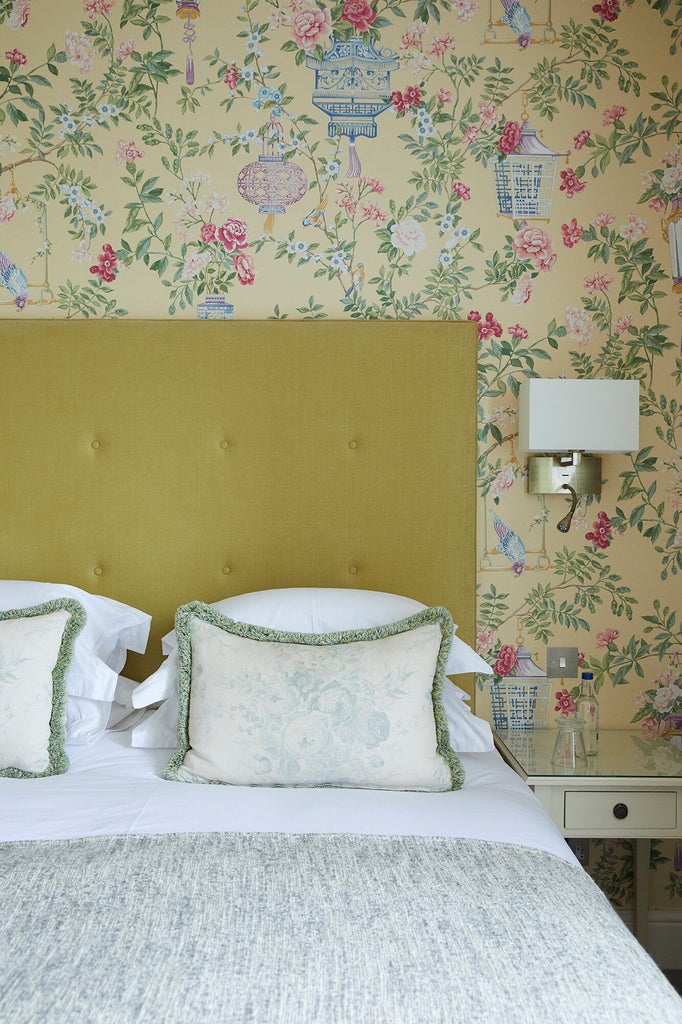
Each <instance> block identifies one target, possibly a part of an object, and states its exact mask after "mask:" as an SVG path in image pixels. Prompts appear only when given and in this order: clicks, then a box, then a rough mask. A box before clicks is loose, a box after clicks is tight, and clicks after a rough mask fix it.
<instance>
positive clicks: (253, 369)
mask: <svg viewBox="0 0 682 1024" xmlns="http://www.w3.org/2000/svg"><path fill="white" fill-rule="evenodd" d="M2 351H3V376H2V381H1V382H0V389H1V394H0V417H2V423H1V427H2V436H3V438H4V441H5V443H4V445H3V456H2V457H3V463H4V465H3V499H2V500H3V533H2V538H1V539H0V545H1V550H2V562H3V573H2V575H3V577H4V578H5V579H6V580H41V581H46V582H45V584H44V586H45V588H46V589H45V590H41V591H40V592H39V594H38V597H34V598H32V600H38V598H39V599H40V600H44V601H45V602H48V607H49V608H50V609H54V608H55V606H54V605H50V604H49V601H53V602H54V601H57V602H59V601H60V600H61V601H62V604H61V605H59V606H58V608H57V611H56V612H53V611H50V614H58V613H59V614H62V618H64V616H66V615H67V613H68V614H70V615H72V617H74V618H73V621H74V622H75V621H76V617H77V616H76V612H75V611H73V607H72V605H71V604H68V601H69V600H71V599H72V598H73V597H74V594H77V593H81V594H82V593H83V592H85V593H86V594H89V595H92V599H93V601H94V600H95V599H96V598H102V599H103V600H112V601H115V602H118V603H120V604H121V605H125V606H126V607H130V608H134V609H139V610H141V613H147V614H148V615H151V633H150V638H149V642H148V644H147V645H146V647H147V650H146V653H145V654H144V655H142V654H141V653H139V652H138V653H133V654H130V655H129V656H128V660H127V662H126V665H125V674H126V676H129V677H132V678H133V679H134V680H144V679H147V678H148V677H150V675H151V674H153V673H154V671H155V670H157V669H158V667H159V662H160V660H161V656H162V649H161V643H160V639H161V637H162V636H164V635H165V636H167V635H168V633H169V631H170V630H171V629H172V627H173V621H174V614H175V611H176V609H177V608H178V607H180V606H184V607H186V608H193V609H194V611H193V612H192V615H194V616H195V617H196V616H199V617H201V616H202V615H203V616H204V618H205V621H206V622H207V623H208V625H209V626H211V628H213V627H215V628H218V625H219V626H220V628H222V620H220V622H218V618H217V612H215V613H214V611H212V610H210V609H212V608H213V606H214V603H215V602H219V601H222V600H223V599H226V600H232V599H233V598H236V597H237V596H238V595H243V594H250V593H254V592H256V593H261V592H263V591H267V590H268V588H275V589H277V590H279V589H280V588H281V590H286V591H289V590H291V589H292V588H293V589H298V588H303V587H305V588H312V589H316V588H324V589H325V590H330V589H332V588H334V589H337V590H339V591H344V592H348V593H349V594H354V593H355V592H356V591H357V594H358V595H361V594H362V593H365V592H366V593H370V594H389V595H407V596H409V598H410V599H414V600H415V601H417V602H419V604H420V605H423V606H426V611H427V612H428V614H429V615H432V610H433V609H434V608H435V609H438V608H441V607H443V608H446V609H449V610H450V611H451V612H452V614H453V616H454V617H455V619H456V622H457V624H458V628H457V632H456V637H457V638H459V639H460V640H461V641H463V642H466V643H467V644H471V643H472V640H473V630H474V616H475V607H474V606H475V568H474V552H475V533H476V522H475V507H476V503H475V491H474V472H475V440H476V426H475V424H476V410H475V394H476V385H475V378H476V335H475V330H474V329H473V328H472V326H471V325H462V324H455V323H443V324H432V323H420V324H409V323H385V322H382V323H377V324H356V323H350V322H344V323H333V322H327V321H315V322H310V323H298V324H294V323H289V322H284V323H281V322H277V323H264V324H261V323H255V322H254V323H234V324H201V325H197V324H191V325H189V324H182V323H171V322H169V323H165V322H164V323H156V322H139V323H135V322H125V323H121V324H107V323H103V324H98V325H96V328H93V326H92V325H90V324H80V323H79V324H76V323H71V324H70V323H63V322H54V323H52V322H41V324H40V329H39V330H36V325H35V324H30V323H27V322H23V323H15V322H14V321H13V322H12V323H11V324H9V323H8V324H7V326H4V325H3V332H2ZM58 583H62V584H65V585H67V586H70V587H72V588H79V590H78V591H74V590H72V591H70V592H69V593H70V596H68V594H67V592H66V591H64V592H63V593H62V595H61V597H60V596H55V595H56V591H55V590H54V589H50V588H51V587H52V588H54V587H55V586H56V585H57V584H58ZM64 594H67V596H64ZM197 600H198V601H199V602H201V606H200V608H201V609H202V611H201V615H199V612H197V611H196V609H197V607H199V606H197V605H194V604H192V603H191V602H196V601H197ZM65 601H66V602H67V603H66V604H64V603H63V602H65ZM84 601H85V604H86V605H87V599H86V598H84ZM206 602H208V603H209V604H205V603H206ZM76 603H78V602H76ZM95 604H96V602H95ZM95 604H93V608H94V607H95ZM40 607H44V604H43V605H41V606H40ZM117 608H118V604H117ZM206 608H208V609H209V611H204V610H203V609H206ZM188 614H189V613H188ZM420 615H422V612H417V613H415V616H416V617H417V618H418V617H419V616H420ZM95 620H96V615H95V614H93V615H91V616H90V618H89V619H88V623H89V625H88V624H86V626H83V625H82V623H81V624H80V626H81V629H83V632H82V633H81V634H77V633H76V631H75V627H74V637H73V645H74V647H76V646H77V645H79V644H82V643H83V642H84V641H83V637H84V636H86V633H85V630H87V629H92V623H93V622H94V621H95ZM22 621H23V620H22ZM59 621H60V622H61V621H62V620H59ZM70 621H71V620H70ZM116 621H117V627H116V628H117V629H118V630H119V634H118V640H117V642H116V643H114V642H113V641H112V642H111V643H110V644H109V645H108V646H107V645H105V646H101V647H99V648H97V650H95V646H94V642H91V641H92V637H90V641H89V642H90V648H89V650H90V654H91V655H92V657H93V658H99V659H100V661H103V662H106V669H107V670H108V674H107V672H106V671H104V670H102V679H101V682H100V685H101V686H102V688H103V689H102V691H101V693H99V698H100V703H102V704H105V705H106V704H107V702H108V701H107V700H102V699H101V698H102V695H103V694H104V695H105V696H106V697H107V698H111V697H113V696H115V694H114V690H113V689H112V687H113V686H114V684H115V683H116V679H117V677H118V673H119V672H120V671H121V669H122V668H123V665H122V658H123V657H124V656H125V651H133V652H134V651H135V649H136V648H140V647H142V646H143V643H142V642H141V633H144V634H145V636H144V639H145V640H146V633H147V632H148V631H149V625H150V623H149V621H148V620H147V622H146V625H145V624H144V622H143V620H142V618H139V619H138V620H137V621H136V622H135V623H134V624H131V623H127V624H126V625H125V628H124V626H123V625H122V623H121V618H120V616H118V617H117V620H116ZM192 621H193V620H192ZM229 621H232V620H229ZM444 621H445V620H444V619H440V618H439V619H438V622H439V623H440V625H439V629H441V630H442V632H443V636H445V634H446V632H447V630H446V628H445V626H443V625H442V623H443V622H444ZM217 622H218V625H216V623H217ZM77 625H78V624H77ZM432 627H433V628H434V629H435V620H434V619H433V616H432V617H431V618H430V619H428V621H427V620H426V619H425V618H423V617H422V618H419V619H418V622H417V624H416V626H415V629H416V631H422V632H423V631H424V630H426V629H427V628H428V629H431V628H432ZM60 628H61V627H60ZM185 628H186V619H185V618H183V617H182V616H180V618H179V619H178V627H177V634H178V650H179V659H180V670H179V671H180V678H181V680H182V678H183V677H182V672H183V671H184V670H185V668H187V666H186V665H185V662H184V661H183V659H186V657H187V655H186V647H187V645H186V644H185V643H184V641H183V637H184V636H185V634H184V633H183V630H184V629H185ZM230 628H232V627H230ZM240 628H241V627H240ZM259 628H260V627H259ZM263 628H265V627H263ZM373 628H380V629H382V630H383V631H384V632H382V633H381V635H380V636H379V637H378V639H379V640H381V641H383V640H386V639H388V640H389V641H390V642H391V643H393V641H394V640H395V638H396V636H398V637H402V636H403V633H404V632H405V631H404V630H403V631H398V632H397V633H396V632H390V633H389V634H386V632H385V627H384V626H381V627H373ZM410 628H412V627H410ZM64 635H66V634H64ZM325 635H329V634H325ZM429 636H431V634H429ZM242 639H244V640H247V641H249V642H251V641H252V640H253V636H252V634H251V633H250V632H249V633H246V634H244V635H242V634H241V633H240V634H239V640H240V641H241V640H242ZM450 639H451V640H452V637H450ZM258 642H259V643H261V642H263V643H270V642H271V641H270V640H269V639H268V638H267V637H266V638H265V640H263V638H260V637H259V638H258ZM346 642H348V643H354V642H355V641H352V640H351V641H346V640H344V643H346ZM304 646H305V645H304ZM60 650H61V648H60ZM445 651H446V648H445V647H441V648H439V652H437V654H436V662H437V664H438V669H437V676H438V678H439V679H441V681H442V684H443V688H445V687H446V686H452V683H450V682H448V681H447V679H445V678H444V669H445V668H446V667H447V666H450V667H451V663H450V661H447V664H446V661H445V653H444V652H445ZM93 652H94V653H93ZM401 656H402V655H399V654H398V655H397V657H401ZM169 657H172V653H171V654H170V655H169ZM73 664H75V662H72V663H71V667H70V668H69V669H68V671H69V672H71V671H72V668H73ZM88 664H89V663H87V659H86V660H85V661H83V662H82V664H81V666H80V669H79V671H80V673H81V675H80V677H79V678H81V679H82V680H83V682H82V684H79V685H82V687H83V689H82V690H81V691H80V695H79V696H77V697H76V700H88V699H91V696H92V695H90V696H88V695H86V693H85V688H86V687H87V678H88V672H89V671H90V672H92V671H94V668H93V667H92V665H94V664H95V663H94V662H92V663H90V664H91V667H90V669H88ZM164 664H168V662H166V663H164ZM466 664H468V663H466ZM466 664H465V663H463V666H462V668H461V669H459V668H458V669H457V675H456V677H455V679H456V682H457V683H458V684H459V685H460V686H461V687H462V688H463V690H469V691H471V689H472V683H471V677H470V676H468V675H467V674H466V671H465V668H466ZM183 666H184V668H183ZM162 668H163V666H162ZM159 671H161V670H159ZM460 671H463V672H464V674H460ZM69 678H70V677H69ZM121 685H122V684H121V682H119V683H117V684H116V686H117V689H116V694H118V692H119V691H118V687H119V686H121ZM145 685H147V684H145ZM439 685H440V684H439ZM107 687H108V689H107ZM434 688H435V684H434ZM139 690H141V687H139V688H138V687H135V686H134V685H132V684H131V685H130V686H129V687H128V696H130V701H131V704H132V702H133V696H132V695H134V694H135V692H139ZM448 693H449V700H450V704H451V708H450V711H449V712H448V714H449V716H450V717H449V718H448V723H449V725H451V724H452V723H453V721H454V720H453V718H452V715H453V714H459V715H460V718H461V719H462V720H465V719H466V715H468V714H469V712H468V711H465V710H463V709H464V708H465V706H466V703H467V702H466V701H465V700H463V699H462V694H461V693H458V694H456V695H455V696H454V697H453V694H455V691H454V689H453V690H451V691H448ZM70 697H71V694H70V696H69V699H70ZM178 699H179V701H180V705H181V706H182V700H183V698H182V689H181V691H180V697H179V698H178ZM74 707H79V705H77V704H74ZM162 707H163V705H162ZM434 707H435V701H434ZM161 709H162V708H159V709H157V710H155V709H151V710H150V709H145V708H139V709H138V710H137V711H132V710H131V709H127V710H128V711H129V712H130V715H129V716H128V717H126V716H125V715H124V716H123V717H122V718H121V721H120V722H119V723H118V724H117V725H116V727H115V728H110V729H108V730H104V729H99V730H98V732H97V735H96V736H95V735H94V734H92V735H86V734H82V735H79V733H78V729H77V725H78V722H76V721H75V720H74V721H71V722H70V724H69V731H68V732H67V734H66V739H65V744H64V754H65V757H66V759H67V760H68V769H67V770H65V771H63V772H60V773H59V774H49V775H46V776H45V777H37V778H12V777H6V778H0V893H1V898H2V907H3V915H2V925H1V926H0V935H1V941H0V1007H1V1011H0V1019H2V1022H3V1024H35V1022H48V1024H49V1022H51V1021H52V1020H54V1021H57V1020H59V1021H65V1022H79V1024H80V1022H85V1021H87V1022H93V1024H94V1022H103V1024H104V1022H106V1024H111V1022H114V1024H119V1022H120V1024H129V1022H130V1024H133V1022H140V1024H145V1022H151V1021H163V1022H164V1024H175V1022H179V1021H185V1020H195V1021H197V1022H202V1024H204V1022H205V1024H213V1022H235V1024H236V1022H273V1024H274V1022H282V1024H286V1022H292V1024H293V1022H295V1024H308V1022H315V1024H317V1022H323V1021H324V1022H338V1024H364V1022H369V1021H372V1022H389V1021H390V1022H397V1021H399V1022H404V1024H418V1022H423V1024H427V1022H429V1024H430V1022H440V1021H446V1020H448V1021H449V1020H452V1019H455V1020H459V1019H461V1020H467V1021H472V1022H478V1021H480V1022H488V1021H492V1020H496V1019H504V1020H506V1021H508V1022H512V1024H515V1022H518V1024H530V1022H543V1024H544V1022H546V1021H553V1022H559V1024H562V1022H567V1024H568V1022H576V1024H577V1022H578V1021H581V1022H582V1021H584V1020H600V1021H604V1022H606V1024H609V1022H614V1024H616V1022H617V1024H627V1022H630V1021H631V1022H633V1024H634V1022H635V1021H636V1022H637V1024H641V1022H646V1021H651V1022H652V1024H653V1022H654V1021H655V1022H656V1024H667V1022H673V1021H675V1022H679V1021H680V1020H682V1002H681V1001H680V1000H679V998H678V996H677V995H676V994H675V993H674V991H673V990H672V988H671V987H670V986H669V985H668V983H667V982H666V980H665V979H664V977H663V976H662V975H661V974H660V972H659V971H658V969H657V968H656V967H655V965H654V964H653V962H652V961H651V960H650V958H649V957H648V956H647V954H646V953H645V952H644V951H643V950H642V949H641V948H640V947H639V946H638V944H637V943H636V941H635V940H634V939H633V938H632V936H631V935H630V934H629V933H628V931H627V929H626V928H625V927H624V926H623V925H622V923H621V922H620V920H619V919H618V917H617V916H616V915H615V913H614V912H613V911H612V910H611V908H610V906H609V905H608V902H607V900H606V899H605V898H604V897H603V896H602V894H601V893H600V892H599V891H598V889H597V888H596V886H595V885H594V884H593V883H592V881H591V880H590V879H589V877H588V876H587V875H585V873H584V872H583V871H582V869H581V868H580V867H579V865H578V864H577V863H576V862H575V860H574V859H573V857H572V855H571V853H570V851H569V850H568V848H567V847H566V844H565V843H564V841H563V839H562V838H561V836H560V835H559V833H558V832H557V831H556V829H555V827H554V826H553V824H552V822H551V821H550V819H549V818H548V816H547V815H546V813H545V811H544V810H543V809H542V808H541V806H540V805H539V803H538V802H537V801H536V799H535V798H534V796H533V795H532V793H531V792H530V791H529V790H528V788H527V787H526V786H525V784H524V783H522V782H521V780H520V779H519V778H518V777H517V776H516V775H515V774H514V773H513V772H512V771H511V769H509V768H508V767H507V766H506V765H504V764H503V762H502V761H501V759H500V757H499V755H498V754H497V753H496V752H495V750H494V749H491V748H490V747H486V745H485V743H484V742H483V741H481V742H480V743H479V744H476V743H475V742H472V743H467V741H466V739H461V740H459V741H458V742H455V741H454V739H453V743H454V745H455V746H459V749H458V750H456V752H455V753H456V758H457V762H458V764H459V765H460V767H461V769H462V777H461V779H460V786H459V788H454V789H450V788H447V789H444V790H442V791H436V792H418V791H411V790H410V789H409V787H408V788H403V789H393V790H391V789H379V788H373V787H372V786H370V787H369V788H362V787H358V786H353V787H350V786H331V787H330V786H327V785H321V786H310V785H296V786H287V785H279V784H275V785H193V784H188V783H184V782H178V781H169V780H168V779H167V778H164V775H165V774H168V766H169V759H171V756H172V755H173V749H172V748H169V747H165V746H139V745H135V744H134V730H135V729H137V728H139V727H140V726H145V725H146V723H147V722H148V721H149V719H150V718H151V717H152V716H154V715H158V714H159V711H160V710H161ZM453 709H454V710H453ZM67 714H68V713H67ZM131 723H132V724H131ZM437 728H438V726H437ZM457 729H458V726H457V724H456V723H455V724H452V728H451V729H450V735H452V736H453V738H454V737H455V736H457V735H458V732H457ZM482 734H483V733H482V732H481V731H480V730H479V732H478V735H479V737H480V736H481V735H482ZM462 735H464V734H462ZM467 746H469V747H473V748H474V749H464V748H465V747H467ZM453 778H454V775H453Z"/></svg>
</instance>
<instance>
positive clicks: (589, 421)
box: [519, 378, 639, 454]
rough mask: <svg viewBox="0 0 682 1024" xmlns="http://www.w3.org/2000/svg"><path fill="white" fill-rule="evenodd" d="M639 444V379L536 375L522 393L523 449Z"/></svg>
mask: <svg viewBox="0 0 682 1024" xmlns="http://www.w3.org/2000/svg"><path fill="white" fill-rule="evenodd" d="M638 448H639V381H637V380H563V379H561V380H559V379H546V378H535V379H532V380H525V381H523V382H522V383H521V389H520V392H519V451H522V452H548V453H550V452H571V451H583V452H595V453H598V454H602V453H608V452H631V451H636V450H637V449H638Z"/></svg>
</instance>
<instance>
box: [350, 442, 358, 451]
mask: <svg viewBox="0 0 682 1024" xmlns="http://www.w3.org/2000/svg"><path fill="white" fill-rule="evenodd" d="M357 446H358V442H357V441H349V442H348V447H349V448H351V449H352V450H353V451H355V449H356V448H357Z"/></svg>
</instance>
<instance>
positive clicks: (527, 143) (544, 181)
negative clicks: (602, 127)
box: [495, 93, 568, 220]
mask: <svg viewBox="0 0 682 1024" xmlns="http://www.w3.org/2000/svg"><path fill="white" fill-rule="evenodd" d="M560 156H568V152H564V153H557V152H556V151H555V150H553V149H549V147H548V146H545V144H544V142H541V141H540V139H539V138H538V133H537V131H536V129H535V128H532V127H531V126H530V124H529V123H528V113H527V99H526V95H525V93H524V97H523V114H522V116H521V141H520V142H519V145H518V146H517V148H516V151H515V152H513V153H509V154H508V155H507V156H505V157H504V158H503V159H501V160H498V161H497V163H496V164H495V191H496V193H497V211H498V213H499V214H500V215H501V216H502V217H511V218H512V219H514V220H549V218H550V215H551V213H552V200H553V198H554V181H555V178H556V165H557V160H558V159H559V157H560Z"/></svg>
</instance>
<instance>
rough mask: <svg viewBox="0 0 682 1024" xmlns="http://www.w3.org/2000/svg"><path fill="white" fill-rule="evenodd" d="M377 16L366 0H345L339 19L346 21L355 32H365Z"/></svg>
mask: <svg viewBox="0 0 682 1024" xmlns="http://www.w3.org/2000/svg"><path fill="white" fill-rule="evenodd" d="M376 16H377V12H376V11H375V10H373V9H372V7H371V5H370V4H368V3H366V0H345V3H344V5H343V13H342V15H341V21H347V22H348V24H349V25H352V26H353V28H354V29H355V31H356V32H366V31H367V29H368V28H369V26H370V25H371V24H372V22H373V21H374V19H375V18H376Z"/></svg>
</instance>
